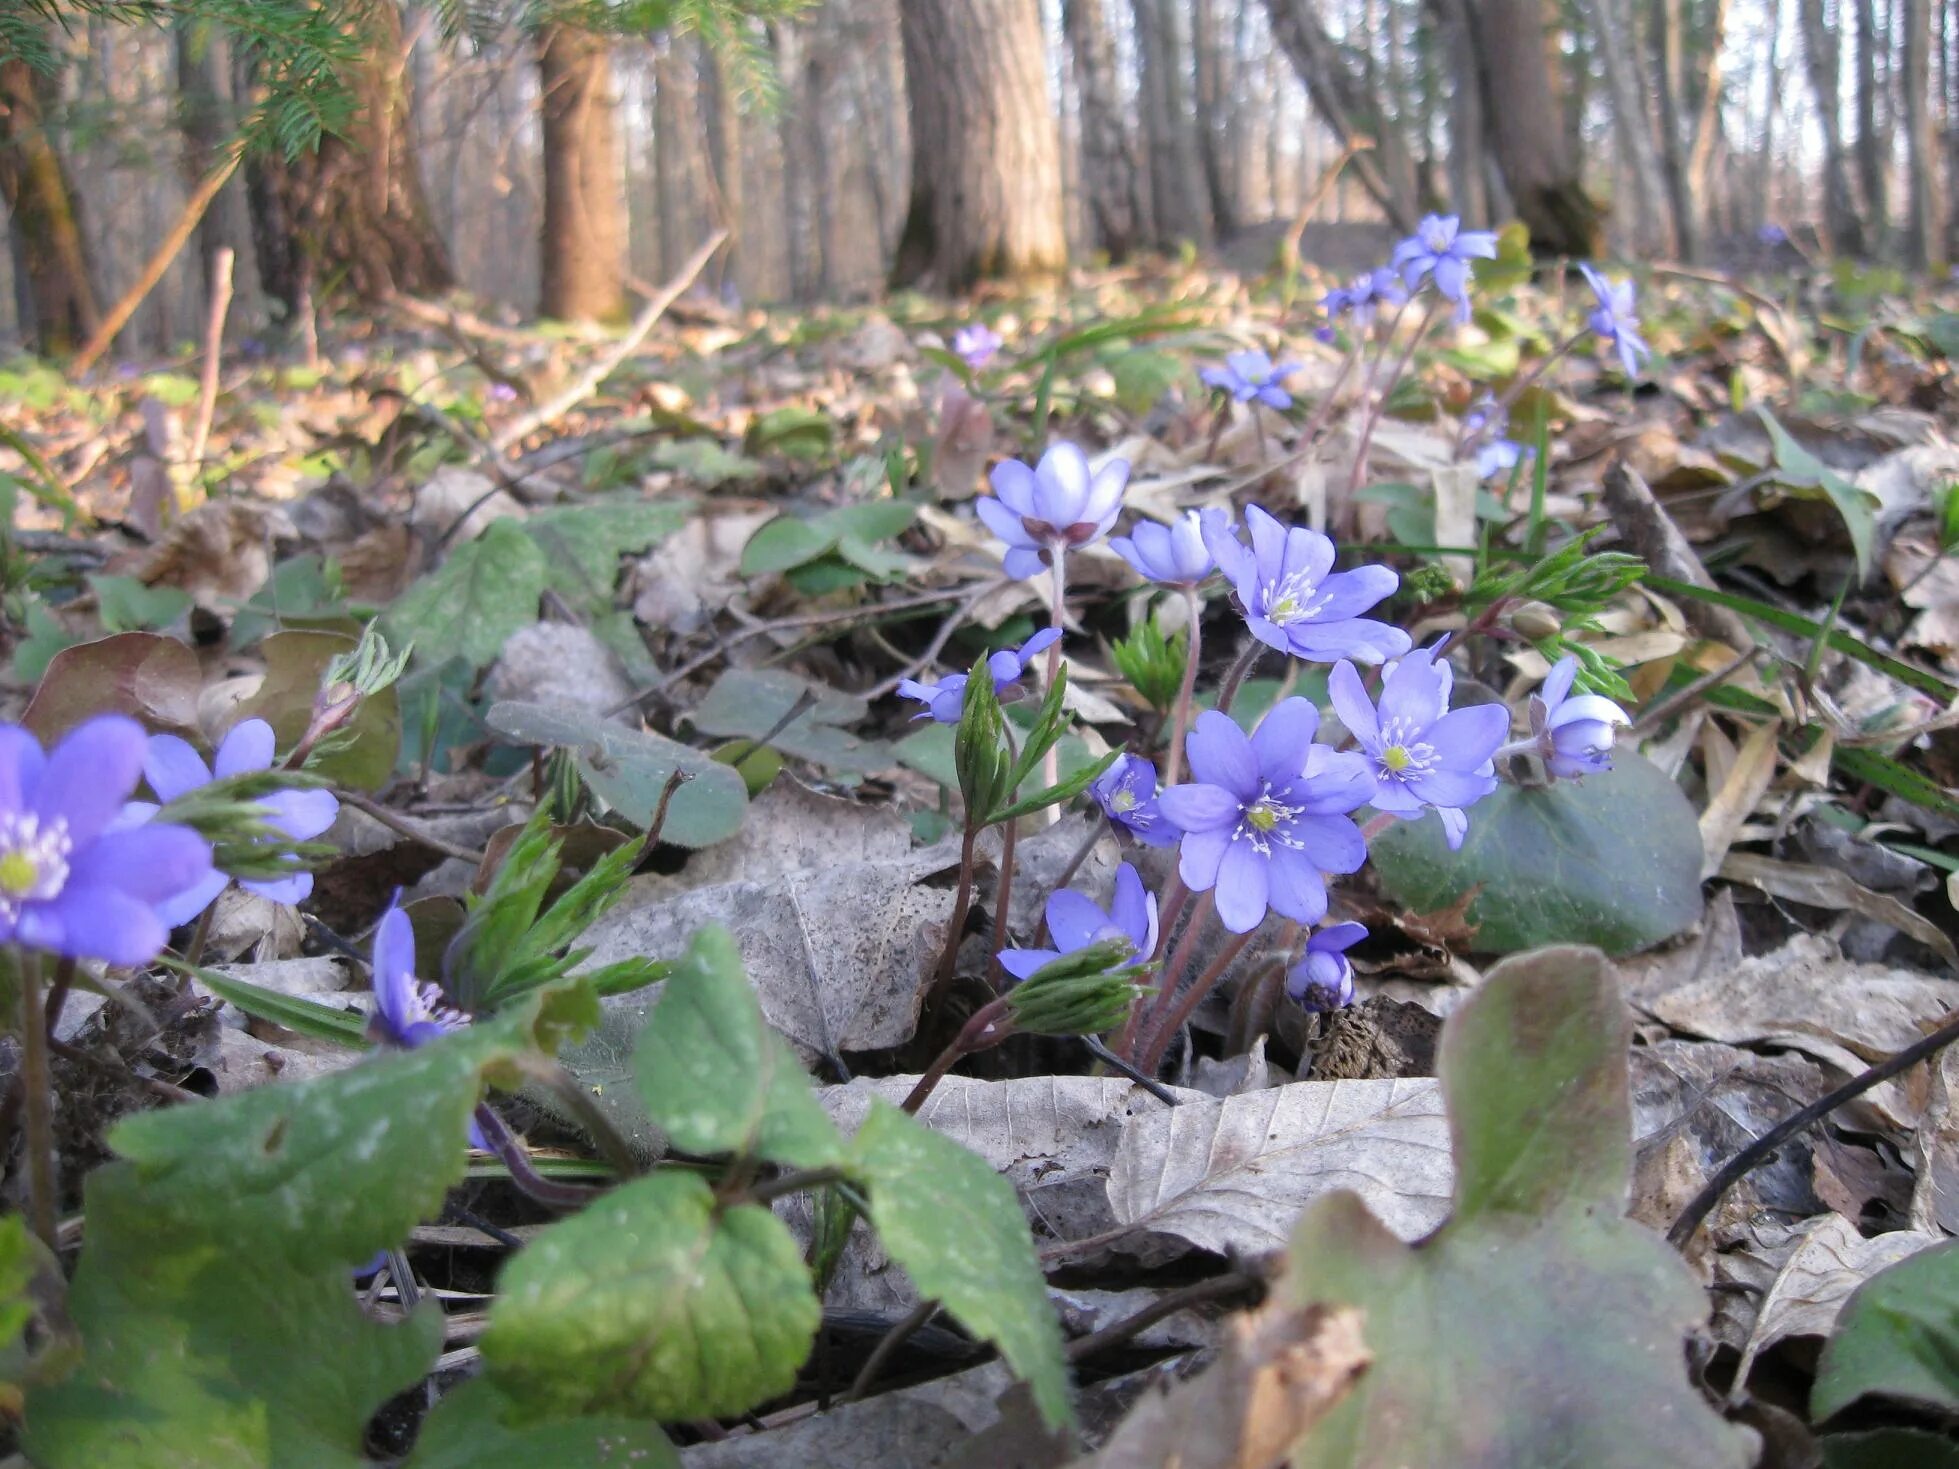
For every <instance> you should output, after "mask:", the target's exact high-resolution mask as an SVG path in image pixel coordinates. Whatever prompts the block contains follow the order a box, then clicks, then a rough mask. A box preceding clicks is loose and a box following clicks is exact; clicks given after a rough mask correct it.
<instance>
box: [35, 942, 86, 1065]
mask: <svg viewBox="0 0 1959 1469" xmlns="http://www.w3.org/2000/svg"><path fill="white" fill-rule="evenodd" d="M79 963H80V961H79V960H77V959H75V958H74V957H72V956H71V955H67V954H64V955H62V956H61V957H60V958H59V959H57V960H55V961H54V978H53V979H52V980H50V981H49V982H48V998H47V1002H46V1003H45V1004H44V1005H43V1006H42V1007H41V1008H42V1009H43V1010H44V1011H45V1012H46V1013H47V1024H48V1044H49V1045H51V1046H52V1045H54V1043H55V1037H54V1030H55V1027H56V1026H57V1025H59V1024H61V1012H62V1010H63V1009H65V1008H66V1007H67V1004H68V991H69V990H70V989H72V988H73V987H74V984H75V968H76V966H77V965H78V964H79Z"/></svg>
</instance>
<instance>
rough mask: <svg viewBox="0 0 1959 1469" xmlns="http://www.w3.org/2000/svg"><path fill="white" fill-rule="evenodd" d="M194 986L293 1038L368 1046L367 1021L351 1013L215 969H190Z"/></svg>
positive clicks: (350, 1045) (362, 1048) (355, 1047)
mask: <svg viewBox="0 0 1959 1469" xmlns="http://www.w3.org/2000/svg"><path fill="white" fill-rule="evenodd" d="M190 972H191V973H192V974H194V975H196V976H197V982H198V983H199V984H201V985H203V986H204V988H205V989H207V990H209V991H210V992H211V993H212V994H214V995H216V996H217V997H218V998H219V999H221V1000H227V1001H229V1002H230V1003H232V1004H234V1005H236V1006H237V1007H238V1008H239V1009H240V1010H243V1011H244V1012H245V1013H246V1014H247V1015H250V1016H252V1017H253V1018H255V1019H258V1020H269V1021H271V1022H272V1023H273V1024H274V1025H282V1026H284V1027H285V1028H286V1029H287V1030H290V1031H292V1032H293V1033H294V1034H295V1035H303V1036H308V1037H311V1038H312V1039H313V1040H317V1041H326V1042H328V1043H329V1044H332V1045H336V1046H346V1047H348V1048H349V1049H352V1050H364V1049H366V1048H367V1046H368V1045H369V1041H368V1039H367V1020H366V1018H365V1017H364V1016H360V1015H356V1014H355V1013H354V1012H352V1011H351V1010H336V1009H334V1008H333V1007H332V1006H331V1005H322V1004H319V1003H318V1002H317V1001H314V1000H302V999H300V998H299V997H298V996H297V995H288V994H285V993H284V992H282V991H280V990H275V989H268V988H267V987H265V986H264V985H259V984H253V983H252V982H251V981H250V980H249V979H240V978H238V977H237V976H236V975H231V974H221V973H219V972H218V971H217V970H215V969H191V971H190Z"/></svg>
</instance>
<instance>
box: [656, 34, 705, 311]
mask: <svg viewBox="0 0 1959 1469" xmlns="http://www.w3.org/2000/svg"><path fill="white" fill-rule="evenodd" d="M653 80H654V92H653V181H654V216H655V223H656V225H657V227H658V230H657V233H658V237H659V244H660V277H661V279H665V278H666V277H667V276H670V275H672V274H673V273H674V272H675V271H676V270H678V269H679V268H680V262H681V261H683V260H685V259H686V258H687V257H688V256H689V255H691V254H692V253H693V252H694V250H695V249H696V248H697V247H698V246H699V245H700V243H701V239H702V237H703V236H704V235H706V234H707V232H708V229H709V228H710V226H709V225H708V224H707V219H708V216H709V214H710V213H711V212H712V210H711V207H710V205H709V203H708V190H709V188H710V186H711V185H710V180H709V178H708V174H707V167H708V154H707V149H706V147H705V146H704V145H705V143H706V139H707V129H706V128H705V127H704V126H703V125H702V121H701V95H700V73H699V70H698V65H697V59H696V58H695V57H693V56H690V55H688V54H687V50H686V48H685V47H684V46H683V45H682V44H681V43H679V42H674V43H673V44H671V45H670V46H669V47H668V48H667V50H666V52H665V54H663V55H659V56H656V57H655V58H654V61H653Z"/></svg>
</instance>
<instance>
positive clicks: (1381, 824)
mask: <svg viewBox="0 0 1959 1469" xmlns="http://www.w3.org/2000/svg"><path fill="white" fill-rule="evenodd" d="M1394 821H1395V818H1394V813H1393V812H1391V811H1376V812H1375V813H1374V814H1373V815H1372V816H1370V817H1368V818H1367V825H1365V826H1363V827H1362V828H1361V829H1360V839H1361V840H1362V841H1364V842H1371V841H1373V840H1374V838H1376V837H1377V836H1379V835H1380V834H1381V833H1382V832H1384V831H1386V830H1387V829H1388V828H1389V827H1391V826H1393V825H1394Z"/></svg>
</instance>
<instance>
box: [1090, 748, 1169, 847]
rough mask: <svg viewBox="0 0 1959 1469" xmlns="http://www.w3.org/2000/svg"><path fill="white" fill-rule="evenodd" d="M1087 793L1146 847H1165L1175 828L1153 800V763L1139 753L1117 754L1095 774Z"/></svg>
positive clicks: (1116, 822) (1117, 823) (1154, 782)
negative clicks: (1112, 762)
mask: <svg viewBox="0 0 1959 1469" xmlns="http://www.w3.org/2000/svg"><path fill="white" fill-rule="evenodd" d="M1088 793H1089V794H1090V795H1091V796H1093V797H1095V803H1096V805H1098V806H1100V807H1101V808H1102V814H1103V815H1104V816H1106V817H1108V818H1109V820H1111V821H1113V822H1114V823H1115V824H1116V825H1117V826H1119V827H1121V828H1122V829H1123V830H1124V831H1126V832H1128V833H1129V834H1130V835H1131V836H1133V837H1135V838H1136V840H1137V841H1139V842H1141V843H1143V845H1144V846H1147V847H1167V846H1169V845H1170V844H1171V843H1172V842H1174V841H1176V839H1177V829H1176V828H1175V827H1173V826H1172V825H1170V823H1169V822H1167V821H1165V820H1164V819H1163V813H1162V811H1161V810H1160V809H1159V808H1158V806H1157V804H1156V766H1155V765H1154V764H1153V763H1152V762H1150V761H1148V760H1145V759H1144V758H1143V757H1142V756H1141V755H1119V756H1117V757H1116V762H1115V764H1113V765H1111V766H1110V767H1109V768H1108V769H1107V770H1105V771H1103V772H1102V773H1101V774H1100V775H1098V776H1096V777H1095V780H1094V782H1093V784H1091V785H1090V786H1089V788H1088Z"/></svg>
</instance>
